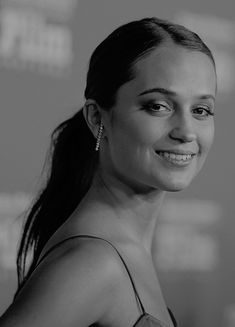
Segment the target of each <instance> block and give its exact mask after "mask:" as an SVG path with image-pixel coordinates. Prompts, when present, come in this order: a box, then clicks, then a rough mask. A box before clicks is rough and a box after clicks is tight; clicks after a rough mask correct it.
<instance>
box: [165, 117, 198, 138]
mask: <svg viewBox="0 0 235 327" xmlns="http://www.w3.org/2000/svg"><path fill="white" fill-rule="evenodd" d="M169 137H170V138H171V139H172V140H176V141H178V142H180V143H189V142H193V141H195V140H196V138H197V135H196V132H195V126H194V122H193V117H192V116H191V115H190V114H182V115H180V116H178V117H177V118H176V121H175V123H174V126H173V128H172V130H171V132H170V133H169Z"/></svg>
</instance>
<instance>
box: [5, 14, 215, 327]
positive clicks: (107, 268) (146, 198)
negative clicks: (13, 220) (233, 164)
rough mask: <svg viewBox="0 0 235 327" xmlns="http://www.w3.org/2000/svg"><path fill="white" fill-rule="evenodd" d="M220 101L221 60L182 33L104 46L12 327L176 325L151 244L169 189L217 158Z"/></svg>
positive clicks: (124, 33) (110, 40) (30, 239)
mask: <svg viewBox="0 0 235 327" xmlns="http://www.w3.org/2000/svg"><path fill="white" fill-rule="evenodd" d="M215 94H216V71H215V63H214V59H213V56H212V54H211V52H210V50H209V49H208V48H207V46H206V45H205V44H204V43H203V42H202V40H201V39H200V38H199V37H198V35H196V34H195V33H193V32H191V31H189V30H187V29H186V28H184V27H182V26H179V25H175V24H172V23H169V22H167V21H164V20H160V19H157V18H147V19H142V20H139V21H134V22H131V23H128V24H126V25H124V26H122V27H120V28H118V29H117V30H115V31H114V32H113V33H112V34H111V35H109V36H108V37H107V38H106V39H105V40H104V41H103V42H102V43H101V44H100V45H99V46H98V47H97V48H96V50H95V51H94V53H93V54H92V57H91V60H90V65H89V70H88V75H87V86H86V90H85V98H86V102H85V104H84V107H83V108H82V110H80V111H79V112H78V113H76V114H75V115H74V116H73V117H72V118H70V119H68V120H67V121H65V122H63V123H62V124H61V125H60V126H59V127H58V128H57V129H56V131H55V132H54V134H53V146H54V150H53V156H52V161H51V171H50V174H49V178H48V182H47V185H46V187H45V188H44V190H43V191H42V193H41V194H40V196H39V197H38V199H37V201H36V202H35V204H34V206H33V207H32V209H31V212H30V213H29V216H28V219H27V222H26V224H25V226H24V233H23V236H22V240H21V245H20V248H19V253H18V275H19V288H18V291H17V294H16V296H15V299H14V302H13V304H12V305H11V307H10V308H9V309H8V310H7V311H6V313H5V314H4V315H3V317H2V318H1V319H0V326H1V327H11V326H16V327H17V326H25V327H27V326H34V327H37V326H44V327H45V326H61V327H63V326H66V327H68V326H91V325H92V326H117V327H121V326H123V327H124V326H125V327H127V326H138V327H140V326H156V327H157V326H158V327H159V326H160V327H163V326H168V327H172V326H176V322H175V321H174V317H173V315H172V313H171V311H170V310H169V309H167V306H166V304H165V301H164V298H163V295H162V293H161V287H160V285H159V281H158V277H157V272H156V271H157V267H156V264H155V261H154V257H153V254H152V242H153V238H154V234H155V230H156V222H157V216H158V213H159V210H160V208H161V204H162V201H163V198H164V196H165V193H166V191H169V192H175V191H180V190H182V189H184V188H185V187H187V186H188V185H189V184H190V182H191V181H192V179H193V178H194V177H195V175H196V174H197V173H198V172H199V170H200V169H201V167H202V165H203V163H204V161H205V159H206V156H207V154H208V151H209V149H210V147H211V144H212V141H213V135H214V121H213V115H214V101H215ZM31 249H33V252H32V261H31V265H30V267H29V269H28V270H27V272H26V268H25V267H26V259H28V256H29V254H30V250H31Z"/></svg>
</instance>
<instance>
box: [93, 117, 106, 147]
mask: <svg viewBox="0 0 235 327" xmlns="http://www.w3.org/2000/svg"><path fill="white" fill-rule="evenodd" d="M103 128H104V126H103V124H102V122H101V123H100V126H99V131H98V135H97V139H96V146H95V151H99V148H100V141H101V137H102V133H103Z"/></svg>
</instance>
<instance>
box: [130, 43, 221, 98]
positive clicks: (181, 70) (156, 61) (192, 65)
mask: <svg viewBox="0 0 235 327" xmlns="http://www.w3.org/2000/svg"><path fill="white" fill-rule="evenodd" d="M134 70H135V78H134V79H133V80H132V81H130V82H128V83H127V85H126V87H127V88H128V87H129V91H130V88H131V89H132V90H133V91H136V92H141V91H143V90H144V89H146V88H152V87H166V88H169V89H173V90H174V91H175V92H176V93H179V94H182V95H183V94H184V93H185V94H188V95H189V94H191V95H196V94H197V93H198V94H207V93H211V94H214V95H215V90H216V73H215V69H214V66H213V63H212V61H211V59H210V58H209V57H208V56H207V55H206V54H204V53H202V52H199V51H194V50H190V49H186V48H184V47H182V46H177V45H175V44H167V45H164V46H161V47H159V48H157V49H155V50H154V51H152V52H151V53H150V54H148V55H147V56H146V57H144V58H142V59H140V60H139V61H138V62H137V63H136V64H135V66H134ZM128 84H129V85H128ZM124 88H125V86H124Z"/></svg>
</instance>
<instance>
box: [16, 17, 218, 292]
mask: <svg viewBox="0 0 235 327" xmlns="http://www.w3.org/2000/svg"><path fill="white" fill-rule="evenodd" d="M167 41H171V42H174V43H175V44H178V45H180V46H182V47H185V48H187V49H190V50H192V51H200V52H203V53H205V54H206V55H207V56H209V58H210V59H211V60H212V62H213V65H214V67H215V62H214V59H213V56H212V54H211V51H210V50H209V49H208V47H207V46H206V45H205V43H204V42H203V41H202V40H201V38H200V37H199V36H198V35H197V34H195V33H193V32H191V31H189V30H188V29H186V28H185V27H183V26H181V25H177V24H173V23H170V22H168V21H166V20H161V19H157V18H145V19H141V20H139V21H133V22H130V23H128V24H125V25H123V26H121V27H119V28H117V29H116V30H115V31H114V32H113V33H111V34H110V35H109V36H108V37H107V38H106V39H105V40H104V41H103V42H102V43H100V45H98V47H97V48H96V49H95V51H94V53H93V54H92V56H91V59H90V64H89V69H88V74H87V85H86V89H85V98H86V99H93V100H95V101H96V102H97V103H98V104H99V105H100V106H101V107H102V108H103V109H104V110H109V109H110V108H111V107H112V106H113V105H114V104H115V100H116V93H117V90H118V89H119V87H120V86H121V85H123V84H124V83H126V82H128V81H130V80H131V79H133V78H134V77H135V63H136V62H138V60H140V59H141V58H142V57H143V56H146V55H147V54H148V53H150V52H151V51H153V50H154V49H155V48H156V47H158V46H159V45H160V44H162V43H163V42H167ZM94 148H95V138H94V137H93V135H92V133H91V132H90V130H89V128H88V126H87V124H86V121H85V119H84V117H83V114H82V111H81V110H80V111H78V112H77V113H76V114H75V115H74V116H73V117H71V118H70V119H68V120H66V121H64V122H63V123H61V124H60V125H59V126H58V127H57V128H56V129H55V131H54V132H53V134H52V143H51V157H50V170H49V174H48V180H47V183H46V186H45V187H44V188H43V190H42V192H41V193H40V194H39V196H38V197H37V199H36V201H35V202H34V204H33V206H32V208H31V210H30V212H29V214H28V217H27V220H26V222H25V224H24V229H23V235H22V238H21V242H20V246H19V250H18V255H17V273H18V291H19V289H20V288H21V287H22V285H23V284H24V282H25V281H26V280H27V279H28V277H29V276H30V274H31V273H32V271H33V270H34V268H35V265H36V262H37V260H38V258H39V255H40V253H41V251H42V248H43V247H44V245H45V244H46V242H47V241H48V239H49V238H50V237H51V236H52V234H53V233H54V232H55V231H56V230H57V229H58V228H59V226H61V225H62V223H64V222H65V220H66V219H67V218H68V217H69V216H70V215H71V214H72V212H73V211H74V210H75V208H76V207H77V206H78V204H79V203H80V201H81V199H82V198H83V197H84V195H85V194H86V192H87V191H88V189H89V188H90V186H91V183H92V180H93V177H94V174H95V171H96V167H97V165H98V160H99V156H98V154H97V152H96V151H94ZM30 253H31V254H32V258H31V262H30V265H29V268H28V269H27V272H26V262H27V258H28V256H29V254H30ZM18 291H17V292H18ZM16 294H17V293H16Z"/></svg>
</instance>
